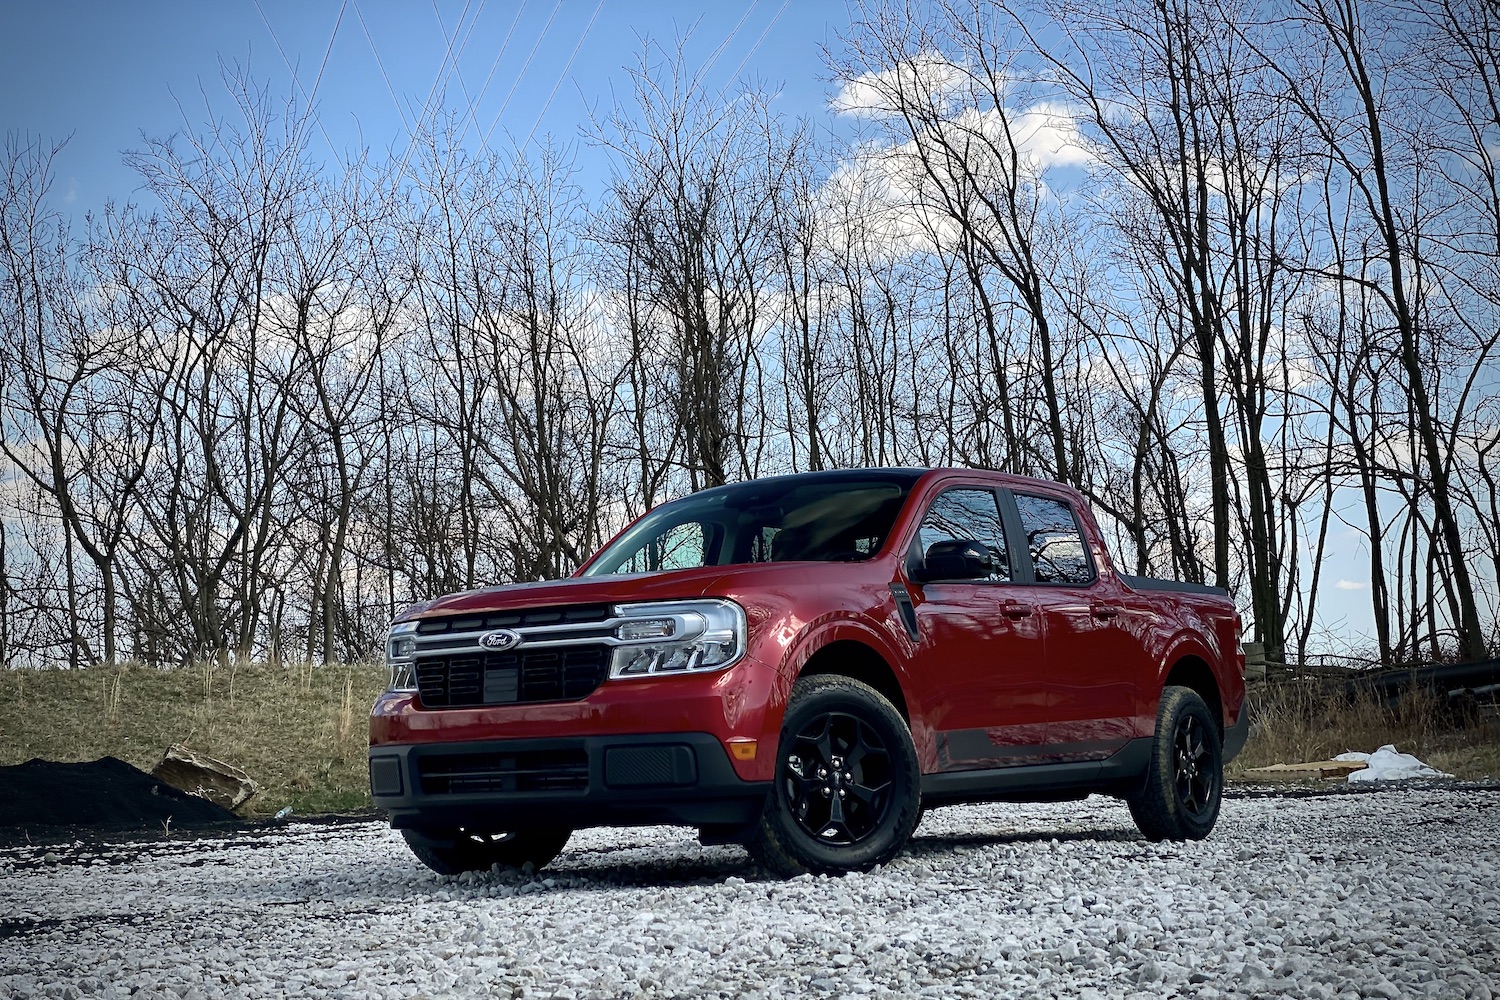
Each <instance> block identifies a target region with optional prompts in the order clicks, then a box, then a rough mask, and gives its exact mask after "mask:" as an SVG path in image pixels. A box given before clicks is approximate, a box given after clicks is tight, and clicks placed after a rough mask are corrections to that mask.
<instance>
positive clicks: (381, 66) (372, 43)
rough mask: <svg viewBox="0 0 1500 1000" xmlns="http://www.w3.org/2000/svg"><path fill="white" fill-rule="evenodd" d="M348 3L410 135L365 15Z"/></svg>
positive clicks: (354, 0) (351, 0) (256, 0)
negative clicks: (352, 8)
mask: <svg viewBox="0 0 1500 1000" xmlns="http://www.w3.org/2000/svg"><path fill="white" fill-rule="evenodd" d="M349 2H350V3H352V4H354V16H356V17H358V18H359V26H360V27H361V28H363V29H364V32H365V41H367V42H369V43H370V54H371V55H372V56H374V57H375V65H376V66H377V67H379V69H380V76H381V78H382V79H384V80H385V89H386V90H388V91H390V93H391V103H393V104H395V105H396V114H397V116H399V117H400V119H401V127H402V128H404V129H406V134H407V135H411V125H410V124H409V123H408V122H407V120H406V112H404V111H402V110H401V99H400V98H399V97H397V96H396V88H395V87H393V86H391V78H390V77H389V76H388V75H386V72H385V63H383V62H381V60H380V52H379V50H378V49H376V48H375V39H374V38H372V37H371V36H370V26H369V25H368V24H366V23H365V15H364V14H363V13H361V12H360V9H359V0H349ZM255 3H256V6H259V5H260V0H255Z"/></svg>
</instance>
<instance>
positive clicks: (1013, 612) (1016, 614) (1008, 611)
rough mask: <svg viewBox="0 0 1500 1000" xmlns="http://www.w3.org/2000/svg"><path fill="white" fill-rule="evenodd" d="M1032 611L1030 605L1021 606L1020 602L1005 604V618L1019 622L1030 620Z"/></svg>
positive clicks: (1007, 602)
mask: <svg viewBox="0 0 1500 1000" xmlns="http://www.w3.org/2000/svg"><path fill="white" fill-rule="evenodd" d="M1034 610H1036V609H1035V608H1033V607H1032V606H1031V605H1029V604H1022V603H1021V602H1020V601H1006V602H1005V617H1007V618H1012V619H1015V620H1016V621H1020V620H1021V619H1022V618H1030V617H1031V613H1032V612H1033V611H1034Z"/></svg>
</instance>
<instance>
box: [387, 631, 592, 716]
mask: <svg viewBox="0 0 1500 1000" xmlns="http://www.w3.org/2000/svg"><path fill="white" fill-rule="evenodd" d="M416 673H417V690H418V692H419V693H420V694H421V697H422V704H423V705H424V706H426V707H428V708H458V707H462V706H470V705H524V704H530V703H532V702H539V701H578V700H580V699H583V698H587V697H588V696H589V695H590V694H592V693H593V691H594V689H595V688H597V687H598V686H599V685H600V684H603V683H604V680H605V678H606V677H607V676H608V675H609V647H608V646H605V645H602V644H600V645H586V646H552V647H537V648H526V647H523V648H521V649H515V650H511V651H509V652H505V653H479V652H474V653H464V654H461V655H454V656H420V655H419V656H418V657H417V666H416Z"/></svg>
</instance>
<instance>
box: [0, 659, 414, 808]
mask: <svg viewBox="0 0 1500 1000" xmlns="http://www.w3.org/2000/svg"><path fill="white" fill-rule="evenodd" d="M385 679H386V673H385V668H384V667H381V666H378V665H373V664H360V665H354V666H332V667H312V666H305V665H299V666H288V667H269V666H237V667H232V668H231V667H225V666H220V665H217V664H212V665H199V666H193V667H182V668H178V669H170V670H158V669H155V668H152V667H142V666H130V665H127V666H120V667H94V668H89V669H86V670H79V671H69V670H9V671H0V764H16V763H20V762H21V761H25V760H29V759H30V758H32V757H42V758H46V759H48V760H63V761H77V760H94V759H96V758H98V757H103V756H112V757H118V758H120V759H121V760H124V761H127V762H129V763H131V764H134V765H135V766H136V767H138V768H140V769H141V770H143V771H149V770H151V768H153V767H155V766H156V763H157V762H158V761H159V760H160V759H161V755H162V753H163V751H165V750H166V748H167V746H168V745H169V744H171V743H185V744H187V745H188V746H190V747H192V748H193V749H194V750H198V751H201V752H203V753H206V754H209V755H210V756H213V757H217V758H219V759H220V760H223V761H226V762H228V763H231V764H234V765H235V766H237V767H240V768H243V769H244V770H245V771H246V772H247V773H249V775H250V776H251V777H252V778H254V779H255V781H256V782H257V783H258V784H259V785H260V786H261V791H260V794H258V795H256V796H255V798H253V799H251V800H250V801H249V802H248V803H246V804H245V806H244V808H243V809H242V810H241V811H242V812H245V813H246V814H248V815H252V816H263V815H267V814H270V813H274V812H276V811H277V810H278V809H280V808H282V807H283V806H288V805H289V806H291V807H292V809H293V810H294V811H295V812H297V813H301V814H309V813H319V812H335V811H344V810H350V809H358V808H362V807H365V806H368V805H369V801H370V798H369V791H368V777H367V765H366V763H365V761H366V747H367V744H368V732H369V730H368V717H369V707H370V705H371V704H372V703H373V702H374V700H375V697H376V695H378V694H379V693H380V691H381V689H382V688H383V687H384V686H385Z"/></svg>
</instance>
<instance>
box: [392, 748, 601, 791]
mask: <svg viewBox="0 0 1500 1000" xmlns="http://www.w3.org/2000/svg"><path fill="white" fill-rule="evenodd" d="M417 780H418V781H420V782H421V784H422V792H423V793H424V794H426V795H462V794H469V793H482V792H579V791H586V790H587V789H588V786H589V757H588V753H587V752H586V751H585V750H584V749H583V748H582V747H578V748H576V749H557V750H522V751H513V752H510V753H462V754H432V755H428V756H421V757H418V758H417Z"/></svg>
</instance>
